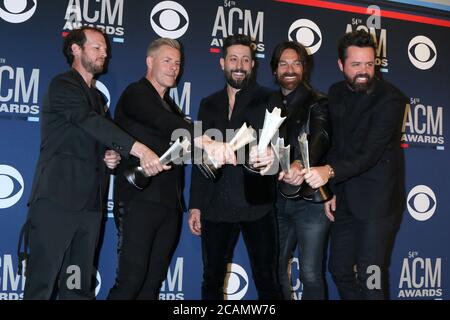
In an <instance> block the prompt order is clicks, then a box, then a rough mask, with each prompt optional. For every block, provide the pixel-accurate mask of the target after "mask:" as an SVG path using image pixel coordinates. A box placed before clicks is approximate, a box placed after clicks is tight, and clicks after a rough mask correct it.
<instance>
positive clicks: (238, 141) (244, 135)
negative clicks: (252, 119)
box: [197, 123, 256, 181]
mask: <svg viewBox="0 0 450 320" xmlns="http://www.w3.org/2000/svg"><path fill="white" fill-rule="evenodd" d="M255 140H256V133H255V130H254V129H253V128H252V127H251V126H249V127H247V124H246V123H244V124H243V125H242V126H241V128H240V129H239V130H238V132H237V133H236V134H235V136H234V137H233V139H231V141H230V142H229V145H230V146H231V149H232V150H233V151H234V152H236V151H238V150H239V149H241V148H242V147H244V146H246V145H247V144H249V143H251V142H253V141H255ZM202 154H203V158H202V161H200V162H201V163H200V164H197V167H198V168H199V170H200V172H201V173H202V174H203V175H204V176H205V177H206V178H207V179H210V180H212V181H216V180H217V179H218V178H219V176H220V174H221V171H220V170H219V168H220V165H219V164H218V163H217V162H216V161H215V159H213V158H211V157H209V156H208V154H207V153H206V152H203V153H202Z"/></svg>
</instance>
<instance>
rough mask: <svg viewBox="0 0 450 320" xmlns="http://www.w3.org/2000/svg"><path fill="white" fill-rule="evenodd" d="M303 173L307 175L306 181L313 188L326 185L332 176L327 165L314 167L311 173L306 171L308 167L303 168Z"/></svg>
mask: <svg viewBox="0 0 450 320" xmlns="http://www.w3.org/2000/svg"><path fill="white" fill-rule="evenodd" d="M302 173H303V174H304V175H305V180H306V182H307V183H308V184H309V185H310V186H311V188H313V189H317V188H320V187H321V186H323V185H325V184H326V183H327V182H328V179H329V178H330V174H329V170H328V167H327V166H321V167H312V168H311V171H310V172H309V173H307V172H306V169H303V170H302Z"/></svg>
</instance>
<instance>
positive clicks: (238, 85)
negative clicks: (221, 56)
mask: <svg viewBox="0 0 450 320" xmlns="http://www.w3.org/2000/svg"><path fill="white" fill-rule="evenodd" d="M233 72H239V73H243V74H244V78H242V79H238V80H235V79H233ZM251 75H252V73H251V71H246V70H244V69H234V70H225V78H226V79H227V83H228V84H229V85H230V86H231V87H233V88H235V89H242V88H245V87H246V86H247V84H248V83H249V82H250V78H251Z"/></svg>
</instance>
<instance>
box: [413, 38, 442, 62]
mask: <svg viewBox="0 0 450 320" xmlns="http://www.w3.org/2000/svg"><path fill="white" fill-rule="evenodd" d="M408 57H409V60H410V61H411V63H412V64H413V65H414V66H415V67H416V68H417V69H420V70H428V69H430V68H431V67H433V66H434V64H435V62H436V59H437V49H436V46H435V45H434V42H433V41H431V39H430V38H427V37H425V36H416V37H414V38H412V39H411V41H410V42H409V44H408Z"/></svg>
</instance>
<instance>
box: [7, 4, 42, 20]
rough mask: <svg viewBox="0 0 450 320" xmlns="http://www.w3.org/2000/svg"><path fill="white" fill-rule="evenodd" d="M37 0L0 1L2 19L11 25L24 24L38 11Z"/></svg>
mask: <svg viewBox="0 0 450 320" xmlns="http://www.w3.org/2000/svg"><path fill="white" fill-rule="evenodd" d="M36 7H37V0H0V18H1V19H3V20H5V21H7V22H10V23H22V22H25V21H27V20H28V19H30V18H31V17H32V16H33V14H34V12H35V11H36Z"/></svg>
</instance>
